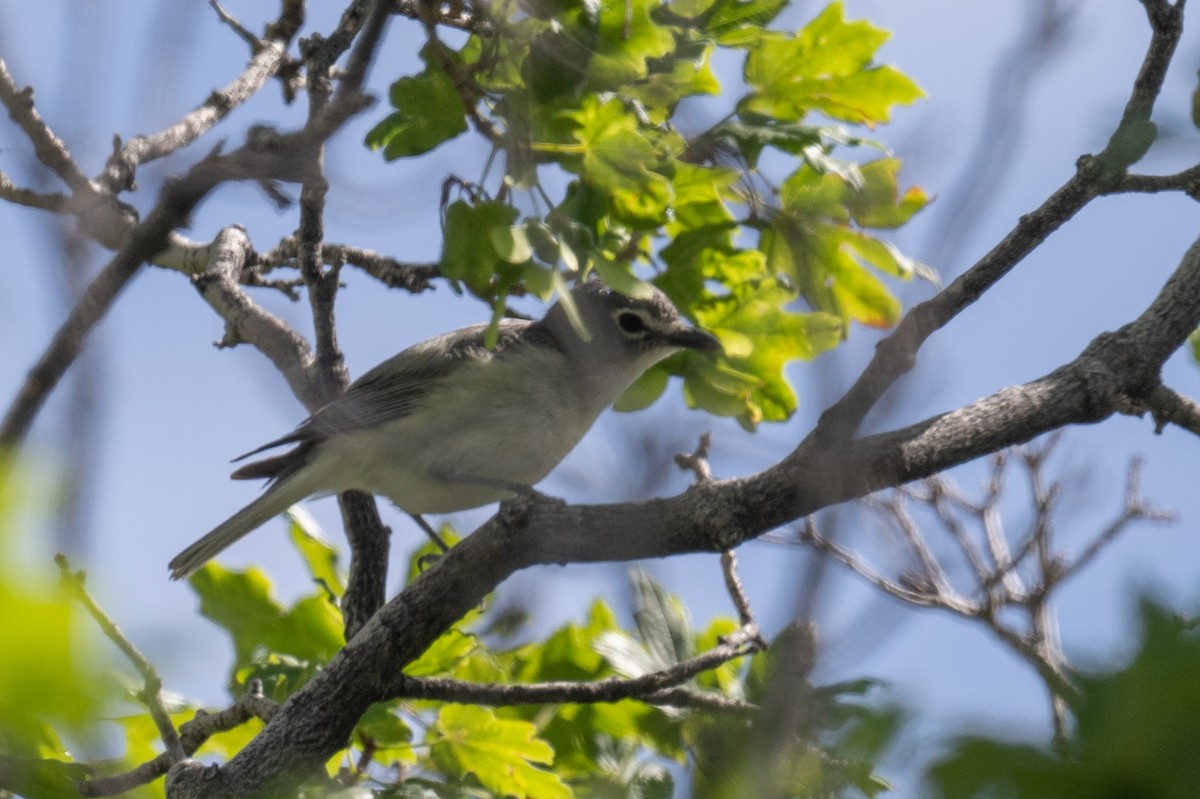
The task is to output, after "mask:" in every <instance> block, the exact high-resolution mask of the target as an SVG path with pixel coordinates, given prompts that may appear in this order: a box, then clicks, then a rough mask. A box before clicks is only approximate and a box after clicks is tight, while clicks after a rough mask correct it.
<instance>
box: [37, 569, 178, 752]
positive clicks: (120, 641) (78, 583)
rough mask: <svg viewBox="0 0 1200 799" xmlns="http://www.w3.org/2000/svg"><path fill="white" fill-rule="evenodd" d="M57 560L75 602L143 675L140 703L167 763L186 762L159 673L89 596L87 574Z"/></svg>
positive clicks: (65, 583) (64, 581) (139, 695)
mask: <svg viewBox="0 0 1200 799" xmlns="http://www.w3.org/2000/svg"><path fill="white" fill-rule="evenodd" d="M54 560H55V562H56V563H57V564H58V568H59V570H60V571H61V572H62V580H63V584H64V585H66V586H67V588H68V589H69V590H70V591H71V593H72V594H74V596H75V598H76V599H77V600H78V601H79V603H80V604H81V605H83V607H84V608H85V609H86V610H87V612H88V614H89V615H91V617H92V618H93V619H95V621H96V624H97V625H99V627H100V630H101V631H102V632H103V633H104V635H105V637H107V638H108V640H110V641H112V642H113V643H114V644H116V645H117V649H120V650H121V654H123V655H125V657H126V658H127V659H128V660H129V662H130V663H132V664H133V667H134V668H136V669H137V670H138V673H139V674H141V675H142V681H143V685H142V690H141V691H139V692H138V699H140V700H141V701H142V703H143V704H145V706H146V709H147V710H148V711H150V718H152V719H154V725H155V726H156V727H157V728H158V734H159V737H161V738H162V742H163V746H165V747H166V752H165V753H164V754H165V755H166V756H167V759H168V760H169V761H170V762H171V763H178V762H179V761H181V760H183V759H184V757H185V756H186V755H185V754H184V750H183V745H182V744H181V743H180V740H179V733H178V732H177V731H176V730H175V725H174V724H172V723H171V714H170V713H169V712H168V711H167V706H166V703H165V702H164V701H163V695H162V678H161V677H159V676H158V670H157V669H155V668H154V664H152V663H151V662H150V660H149V659H148V658H147V657H146V656H145V655H143V654H142V652H141V650H140V649H138V648H137V645H136V644H134V643H133V641H131V640H129V638H128V636H126V635H125V633H123V632H121V628H120V627H118V626H117V623H116V622H115V621H113V619H112V617H111V616H109V615H108V614H107V613H105V612H104V609H103V608H101V607H100V605H99V604H98V603H97V602H96V600H95V599H94V598H93V597H92V595H91V594H90V593H88V590H87V588H86V587H85V586H84V580H85V575H84V573H83V572H81V571H78V572H76V571H71V566H70V564H69V563H68V562H67V559H66V556H64V555H58V556H57V557H55V559H54Z"/></svg>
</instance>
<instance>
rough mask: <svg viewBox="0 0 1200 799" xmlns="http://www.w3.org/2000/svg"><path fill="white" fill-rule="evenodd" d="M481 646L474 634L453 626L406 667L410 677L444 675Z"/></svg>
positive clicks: (405, 670) (406, 672)
mask: <svg viewBox="0 0 1200 799" xmlns="http://www.w3.org/2000/svg"><path fill="white" fill-rule="evenodd" d="M477 647H479V641H478V640H477V639H476V638H475V636H473V635H469V634H467V633H465V632H463V631H462V630H459V629H457V628H452V629H450V630H447V631H446V632H444V633H442V634H441V635H439V636H438V637H437V640H435V641H434V642H433V643H432V644H430V645H429V648H428V649H426V650H425V651H424V652H423V653H422V654H421V657H419V658H417V659H416V660H414V661H413V662H412V663H409V664H408V665H407V666H405V667H404V673H405V674H407V675H409V676H410V677H433V676H444V675H447V674H450V673H452V672H453V671H454V670H455V667H456V666H458V664H459V663H460V662H462V661H463V660H465V659H466V658H467V657H469V656H470V655H471V653H472V652H474V651H475V650H476V648H477Z"/></svg>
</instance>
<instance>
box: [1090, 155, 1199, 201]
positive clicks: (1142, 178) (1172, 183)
mask: <svg viewBox="0 0 1200 799" xmlns="http://www.w3.org/2000/svg"><path fill="white" fill-rule="evenodd" d="M1163 191H1181V192H1183V193H1184V194H1186V195H1187V196H1189V197H1191V198H1192V199H1193V200H1200V164H1198V165H1196V166H1193V167H1189V168H1188V169H1184V170H1183V171H1181V172H1176V173H1175V174H1173V175H1140V174H1136V173H1131V174H1128V175H1125V176H1124V177H1122V178H1121V180H1120V181H1119V182H1118V183H1117V184H1116V185H1115V186H1114V187H1113V188H1112V189H1110V190H1109V193H1111V194H1123V193H1133V192H1138V193H1144V194H1156V193H1158V192H1163Z"/></svg>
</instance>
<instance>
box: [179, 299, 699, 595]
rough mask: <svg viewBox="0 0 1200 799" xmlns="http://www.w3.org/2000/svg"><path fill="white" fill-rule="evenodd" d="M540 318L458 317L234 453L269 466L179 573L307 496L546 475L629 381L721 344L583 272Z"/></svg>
mask: <svg viewBox="0 0 1200 799" xmlns="http://www.w3.org/2000/svg"><path fill="white" fill-rule="evenodd" d="M570 299H571V300H572V301H573V302H572V303H571V304H572V305H573V306H574V308H575V309H576V310H577V312H578V321H579V322H582V325H578V324H577V323H576V322H573V321H572V319H571V314H569V313H568V308H567V305H566V303H564V301H563V300H560V301H559V302H557V303H555V305H554V306H553V307H551V308H550V310H549V311H548V312H547V313H546V315H545V317H544V318H542V319H541V320H539V321H537V322H529V321H523V320H513V319H506V320H503V321H501V322H500V329H499V337H498V340H497V342H496V345H495V347H493V348H491V349H489V348H488V347H486V346H485V344H484V338H485V335H486V333H487V325H474V326H471V327H464V328H462V329H461V330H455V331H452V332H450V333H445V334H443V335H440V336H436V337H434V338H431V339H428V340H427V341H423V342H421V343H419V344H415V345H413V346H412V347H409V348H408V349H406V350H404V351H403V352H401V353H400V354H399V355H396V356H394V357H392V358H390V359H388V360H386V361H384V362H383V363H381V364H380V365H379V366H376V367H375V368H374V369H372V370H371V371H369V372H367V373H366V374H364V375H363V376H362V377H360V378H359V379H358V380H356V381H354V383H352V384H351V385H350V387H349V388H347V389H346V393H344V394H343V395H342V396H340V397H338V398H337V399H335V400H334V401H333V402H330V403H329V404H328V405H326V406H325V407H323V408H321V409H320V410H318V411H317V412H316V413H314V414H313V415H312V416H311V417H309V418H308V419H307V420H306V421H305V422H304V423H303V424H301V425H300V426H299V427H298V428H296V430H295V431H294V432H292V433H290V434H289V435H286V436H284V437H283V438H279V439H276V440H274V441H272V442H270V443H268V444H265V445H263V446H261V447H259V448H258V449H256V450H254V451H252V452H248V453H246V454H245V455H243V456H241V458H238V459H237V460H241V459H242V458H247V457H249V456H251V455H256V454H258V453H260V452H263V451H264V450H268V449H273V448H275V447H279V446H283V445H286V444H294V445H295V446H294V447H293V448H292V449H291V450H289V451H287V452H285V453H283V454H281V455H276V456H274V457H269V458H265V459H263V460H259V461H254V462H252V463H249V464H247V465H245V466H243V467H241V468H240V469H238V470H237V471H235V472H234V473H233V478H234V479H237V480H244V479H253V478H260V477H261V478H267V479H269V480H270V481H271V482H270V485H269V486H268V487H267V489H266V491H264V492H263V493H262V495H261V496H259V497H258V499H256V500H254V501H253V502H251V503H250V504H249V505H247V506H246V507H245V508H243V509H241V510H240V511H238V512H237V513H235V514H234V515H233V516H232V517H230V518H229V519H228V520H226V521H225V522H223V523H221V524H220V525H218V526H217V527H216V529H214V530H213V531H212V532H210V533H209V534H208V535H206V536H204V537H203V538H201V539H200V540H198V541H196V542H195V543H194V544H192V545H191V546H189V547H188V548H187V549H185V550H184V551H183V552H180V553H179V554H178V555H176V556H175V558H174V559H173V560H172V561H171V563H170V569H171V577H172V579H180V578H183V577H187V576H188V575H190V574H191V573H193V572H194V571H196V570H197V569H198V568H200V567H201V566H202V565H204V563H205V562H207V561H208V560H210V559H211V558H213V557H214V556H216V555H217V553H219V552H221V551H222V550H224V549H225V548H226V547H228V546H229V545H231V544H233V543H234V542H235V541H237V540H238V539H240V538H241V537H242V536H244V535H246V534H247V533H249V532H250V531H251V530H254V529H255V528H256V527H258V526H259V525H261V524H263V522H266V521H268V520H269V519H271V518H273V517H275V516H277V515H279V514H281V513H283V512H284V511H285V510H287V509H288V508H289V507H291V506H292V505H293V504H295V503H297V502H299V501H300V500H302V499H304V498H305V497H309V496H312V495H320V494H331V493H339V492H342V491H347V490H351V489H357V490H360V491H368V492H371V493H372V494H379V495H382V496H385V497H387V498H388V499H390V500H391V501H392V502H394V503H396V505H398V506H399V507H400V508H401V509H402V510H404V511H407V512H408V513H410V514H413V515H417V514H422V513H450V512H452V511H458V510H465V509H467V508H474V507H478V506H480V505H486V504H487V503H489V502H497V501H500V500H503V499H507V498H510V497H512V496H514V495H515V494H516V493H518V492H519V491H521V490H523V489H526V488H528V487H530V486H532V485H533V484H535V483H537V482H538V481H540V480H541V479H542V478H543V477H545V476H546V475H547V474H549V472H550V470H551V469H553V468H554V467H555V466H556V465H557V464H558V462H559V461H561V460H562V459H563V458H564V457H565V456H566V454H567V453H568V452H570V451H571V450H572V449H573V448H574V447H575V445H576V444H577V443H579V439H581V438H583V435H584V433H586V432H587V431H588V429H589V428H590V427H591V426H592V423H593V422H594V421H595V420H596V417H597V416H599V415H600V412H601V411H603V410H604V409H605V408H607V407H608V406H609V405H611V404H612V403H613V402H614V401H615V400H616V399H617V398H618V397H619V396H620V395H621V394H622V393H623V392H624V391H625V389H627V388H628V387H629V386H630V384H632V383H633V381H634V380H636V379H637V378H638V377H640V376H641V375H642V373H643V372H645V371H646V370H647V369H649V368H650V367H651V366H653V365H654V364H656V363H658V362H659V361H661V360H662V359H663V358H666V357H667V356H668V355H670V354H672V353H674V352H678V351H679V350H681V349H693V350H718V349H720V344H719V343H718V341H717V339H716V338H714V337H713V336H711V335H709V334H708V333H705V332H703V331H701V330H698V329H696V328H694V327H692V326H690V325H688V324H687V323H686V322H684V321H683V320H682V319H681V318H680V316H679V311H678V310H676V308H675V306H674V305H672V304H671V301H670V300H668V299H667V297H666V295H664V294H663V293H662V292H660V291H658V290H654V291H653V293H652V294H650V295H649V296H648V297H645V298H642V299H635V298H631V297H627V296H625V295H623V294H620V293H618V292H615V291H613V290H611V289H608V288H605V287H604V286H603V285H602V284H601V283H599V282H597V281H589V282H585V283H583V284H581V285H579V286H577V287H576V288H574V289H572V290H571V292H570Z"/></svg>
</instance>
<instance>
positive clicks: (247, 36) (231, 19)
mask: <svg viewBox="0 0 1200 799" xmlns="http://www.w3.org/2000/svg"><path fill="white" fill-rule="evenodd" d="M208 4H209V6H211V7H212V10H213V11H215V12H217V18H218V19H220V20H221V22H224V23H225V24H226V25H228V26H229V27H230V28H231V29H233V32H234V33H236V34H237V35H238V36H239V37H241V39H242V41H244V42H245V43H246V44H248V45H250V52H252V53H257V52H258V49H259V48H260V47H262V46H263V41H262V39H260V38H258V37H257V36H255V35H254V34H253V33H251V32H250V31H248V30H246V28H245V26H243V25H242V23H241V22H240V21H239V20H238V18H237V17H235V16H233V15H232V14H230V13H229V12H228V11H226V10H225V8H224V7H223V6H222V5H221V4H220V3H219V2H218V0H208Z"/></svg>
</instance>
